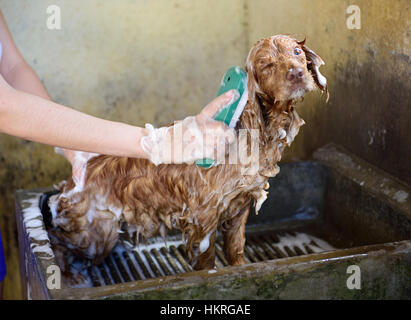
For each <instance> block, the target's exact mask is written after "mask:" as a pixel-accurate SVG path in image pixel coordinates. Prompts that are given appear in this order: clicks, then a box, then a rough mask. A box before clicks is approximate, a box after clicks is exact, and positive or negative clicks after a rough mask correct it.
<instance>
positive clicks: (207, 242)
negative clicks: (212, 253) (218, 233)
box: [199, 231, 213, 253]
mask: <svg viewBox="0 0 411 320" xmlns="http://www.w3.org/2000/svg"><path fill="white" fill-rule="evenodd" d="M212 233H213V231H210V232H209V233H207V235H206V236H205V238H204V239H203V240H201V242H200V246H199V250H200V253H204V252H206V251H207V249H208V247H209V246H210V236H211V234H212Z"/></svg>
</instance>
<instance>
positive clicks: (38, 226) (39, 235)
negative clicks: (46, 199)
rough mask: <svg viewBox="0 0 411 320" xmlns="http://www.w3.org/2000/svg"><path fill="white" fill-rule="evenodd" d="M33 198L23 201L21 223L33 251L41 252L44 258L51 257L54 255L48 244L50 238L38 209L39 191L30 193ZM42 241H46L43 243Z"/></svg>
mask: <svg viewBox="0 0 411 320" xmlns="http://www.w3.org/2000/svg"><path fill="white" fill-rule="evenodd" d="M32 195H33V198H31V199H29V200H24V201H23V203H22V204H23V206H25V205H28V206H27V207H26V208H23V209H22V215H23V223H24V225H25V229H26V232H27V234H28V236H29V238H30V243H31V244H30V247H31V249H32V251H33V252H35V253H42V254H44V255H45V257H44V258H47V259H51V258H53V257H54V253H53V250H52V249H51V246H50V239H49V236H48V233H47V231H46V229H45V226H44V223H43V215H42V214H41V211H40V206H39V204H40V197H41V195H42V194H41V193H32ZM44 241H47V242H46V243H44ZM40 242H41V243H40Z"/></svg>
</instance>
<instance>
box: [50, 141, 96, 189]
mask: <svg viewBox="0 0 411 320" xmlns="http://www.w3.org/2000/svg"><path fill="white" fill-rule="evenodd" d="M54 151H55V152H56V153H57V154H60V155H62V156H63V157H66V159H67V160H68V161H70V163H71V167H72V175H73V181H74V183H75V185H76V188H79V189H82V188H83V187H84V184H85V182H86V169H87V161H88V160H90V159H91V158H93V157H95V156H98V154H97V153H89V152H83V151H75V150H70V149H62V148H59V147H55V148H54Z"/></svg>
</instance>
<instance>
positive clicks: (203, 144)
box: [141, 90, 239, 165]
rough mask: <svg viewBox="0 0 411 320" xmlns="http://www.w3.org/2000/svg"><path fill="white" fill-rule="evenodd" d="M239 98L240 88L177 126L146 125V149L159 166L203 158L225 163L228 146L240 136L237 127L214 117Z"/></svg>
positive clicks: (178, 122)
mask: <svg viewBox="0 0 411 320" xmlns="http://www.w3.org/2000/svg"><path fill="white" fill-rule="evenodd" d="M238 98H239V93H238V91H237V90H231V91H228V92H227V93H225V94H223V95H221V96H219V97H218V98H216V99H214V100H213V101H212V102H210V103H209V104H208V105H207V106H206V107H205V108H204V109H203V110H202V111H201V112H200V113H199V114H198V115H197V116H191V117H187V118H185V119H184V120H181V121H176V122H174V125H173V126H170V127H162V128H154V127H153V126H152V125H151V124H146V129H147V130H148V132H149V134H148V135H147V136H144V137H143V138H142V139H141V146H142V148H143V150H144V152H145V153H146V154H147V155H148V157H149V159H150V160H151V161H152V162H153V163H154V164H155V165H159V164H162V163H164V164H169V163H193V162H194V161H195V160H200V159H203V158H210V159H214V160H216V163H219V162H221V161H219V160H221V159H224V156H225V154H226V147H227V145H229V144H231V143H233V142H234V141H235V138H236V136H235V132H234V129H230V128H229V127H228V126H227V125H226V124H225V123H223V122H220V121H216V120H214V119H213V116H214V115H215V114H216V113H217V112H218V111H219V110H220V109H222V108H224V107H225V106H227V105H229V104H231V103H232V102H234V101H236V100H237V99H238Z"/></svg>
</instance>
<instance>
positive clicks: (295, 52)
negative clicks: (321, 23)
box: [294, 48, 303, 56]
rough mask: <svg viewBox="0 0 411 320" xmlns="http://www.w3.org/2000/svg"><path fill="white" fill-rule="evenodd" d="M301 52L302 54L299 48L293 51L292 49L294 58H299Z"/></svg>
mask: <svg viewBox="0 0 411 320" xmlns="http://www.w3.org/2000/svg"><path fill="white" fill-rule="evenodd" d="M302 52H303V50H301V49H300V48H295V49H294V54H295V55H296V56H299V55H300V54H301V53H302Z"/></svg>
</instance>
